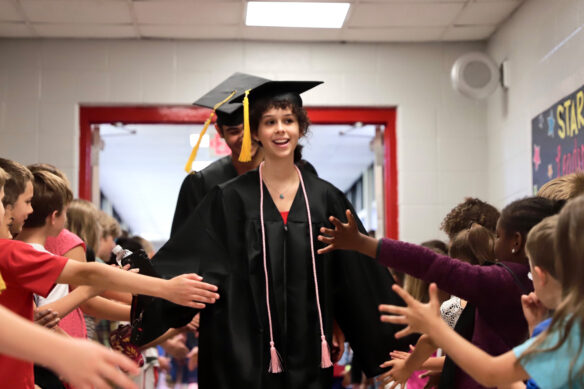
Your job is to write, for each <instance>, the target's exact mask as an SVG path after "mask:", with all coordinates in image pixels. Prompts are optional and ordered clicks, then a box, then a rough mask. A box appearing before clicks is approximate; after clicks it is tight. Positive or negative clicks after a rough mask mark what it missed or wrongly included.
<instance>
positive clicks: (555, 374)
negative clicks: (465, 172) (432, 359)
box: [380, 196, 584, 389]
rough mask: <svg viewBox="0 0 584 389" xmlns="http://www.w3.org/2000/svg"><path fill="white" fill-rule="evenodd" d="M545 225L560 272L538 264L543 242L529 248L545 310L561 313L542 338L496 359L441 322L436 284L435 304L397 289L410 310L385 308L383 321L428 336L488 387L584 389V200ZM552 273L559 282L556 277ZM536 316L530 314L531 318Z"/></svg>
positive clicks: (533, 241)
mask: <svg viewBox="0 0 584 389" xmlns="http://www.w3.org/2000/svg"><path fill="white" fill-rule="evenodd" d="M544 222H545V223H550V224H551V226H549V227H548V228H551V229H552V230H553V236H554V239H555V251H554V255H553V257H554V258H555V259H556V263H555V267H553V266H546V267H547V268H548V271H544V270H543V268H542V267H541V266H540V265H538V264H536V263H534V259H535V258H538V259H539V257H540V252H539V250H540V248H539V243H540V242H539V240H540V239H538V238H539V237H536V236H535V235H533V234H531V233H530V234H529V235H528V237H527V244H526V246H527V252H528V257H529V260H530V267H531V273H532V276H533V281H534V289H535V295H536V296H537V297H538V298H539V300H540V301H541V303H542V304H543V305H544V306H547V307H554V306H556V307H557V308H556V310H555V313H554V315H553V317H552V320H551V323H550V325H549V327H548V328H547V329H546V330H544V331H543V332H542V333H540V334H539V335H538V336H536V337H534V338H531V339H529V340H528V341H527V342H525V343H523V344H522V345H520V346H517V347H515V348H514V349H513V350H511V351H509V352H507V353H505V354H502V355H499V356H496V357H493V356H490V355H488V354H486V353H485V352H483V351H482V350H480V349H478V348H477V347H474V346H473V345H471V344H470V343H469V342H468V341H466V340H464V339H463V338H462V337H460V336H459V335H457V334H456V333H454V331H452V330H451V329H450V328H449V327H448V326H447V325H446V324H444V323H443V322H442V321H441V319H440V315H439V311H438V307H439V302H438V297H437V289H436V285H431V286H430V295H431V299H430V302H429V303H428V304H422V303H420V302H418V301H416V300H414V299H413V298H412V297H411V296H410V295H409V294H407V293H406V292H404V291H403V290H402V289H400V288H398V287H395V286H394V290H395V291H396V292H398V293H399V294H400V295H401V296H402V297H403V298H404V299H405V300H406V302H407V304H408V307H405V308H404V307H397V306H389V305H387V306H380V311H382V312H384V313H391V314H393V316H389V315H384V316H382V321H385V322H389V323H396V324H406V325H407V327H406V328H405V329H403V330H402V331H401V332H399V333H398V334H396V336H404V335H407V334H409V333H412V332H422V333H426V334H428V335H429V336H430V338H432V340H433V341H434V342H435V343H436V344H437V345H438V346H439V347H442V348H443V349H444V351H445V352H446V353H447V354H448V355H450V356H451V357H452V359H453V360H454V361H455V362H456V364H457V365H458V366H459V367H460V368H462V369H463V370H465V371H466V372H467V373H469V374H470V375H471V376H472V377H473V378H474V379H475V380H477V381H478V382H479V383H481V384H482V385H484V386H488V387H491V386H497V385H504V384H510V383H514V382H516V381H524V380H527V379H528V378H530V377H531V378H533V380H534V381H535V383H537V385H538V386H539V387H541V388H546V389H554V388H560V389H564V388H566V389H570V388H579V387H582V386H583V385H584V379H583V378H584V374H583V373H584V356H583V355H582V353H581V350H582V346H583V344H584V343H583V339H582V334H581V330H580V328H583V326H584V285H583V284H582V281H581V280H582V277H583V276H584V258H583V256H584V254H583V253H584V240H583V239H581V233H582V231H584V196H580V197H578V198H576V199H574V200H571V201H570V202H568V203H567V205H566V206H565V207H564V208H563V209H562V211H561V212H560V214H559V216H558V217H557V219H555V220H554V219H551V220H545V221H544ZM542 223H543V222H542ZM554 224H556V225H555V226H554ZM542 228H543V227H542ZM536 250H537V253H536ZM534 254H535V255H534ZM550 269H553V271H554V272H555V274H556V275H557V276H556V277H554V276H552V275H551V272H550V271H549V270H550ZM555 278H557V279H555ZM560 285H561V287H560ZM528 297H529V296H525V297H524V298H523V299H527V298H528ZM526 303H527V301H526V302H524V305H526ZM535 311H536V310H533V309H527V310H526V314H529V312H532V313H533V312H535ZM527 316H528V317H527V320H528V321H530V322H532V323H533V322H534V321H532V319H534V320H535V317H536V315H534V316H533V317H532V318H530V317H529V315H527Z"/></svg>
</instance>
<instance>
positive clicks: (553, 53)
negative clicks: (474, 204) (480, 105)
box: [487, 0, 584, 207]
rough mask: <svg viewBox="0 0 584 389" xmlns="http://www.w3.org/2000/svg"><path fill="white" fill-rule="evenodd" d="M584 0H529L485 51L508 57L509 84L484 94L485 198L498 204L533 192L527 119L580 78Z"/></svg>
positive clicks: (583, 56) (580, 82) (582, 79)
mask: <svg viewBox="0 0 584 389" xmlns="http://www.w3.org/2000/svg"><path fill="white" fill-rule="evenodd" d="M583 26H584V2H583V1H581V0H554V1H548V0H530V1H527V2H525V3H524V5H523V6H522V7H521V8H520V9H519V10H518V11H517V12H516V13H515V14H514V15H513V16H512V17H511V18H510V19H509V20H508V21H507V22H506V23H505V24H504V25H503V26H502V27H501V28H500V29H499V31H497V33H496V34H495V35H494V36H493V37H492V38H491V39H490V41H489V43H488V52H489V54H490V55H491V56H492V57H493V59H495V61H496V62H497V63H501V62H502V61H503V60H508V61H509V65H510V70H511V71H510V77H511V79H510V80H511V86H510V88H509V89H508V90H507V91H503V90H502V89H501V88H499V89H498V90H497V91H496V93H494V94H493V95H492V96H491V97H490V98H489V99H488V111H487V123H488V125H487V128H488V141H489V142H488V150H489V158H488V172H489V174H488V175H489V181H488V182H489V184H488V188H489V195H488V198H489V199H490V200H491V201H492V202H493V204H494V205H497V206H499V207H502V206H504V205H505V204H508V203H509V202H510V201H512V200H515V199H517V198H521V197H524V196H528V195H531V194H532V192H533V190H532V173H531V169H532V167H531V166H532V165H531V163H532V162H531V120H532V119H533V117H535V116H536V115H538V114H539V113H540V112H542V111H543V110H545V109H547V108H548V107H549V106H550V105H552V104H554V103H555V102H556V101H558V100H560V99H561V98H562V97H564V96H566V95H569V94H570V93H572V92H573V91H574V90H576V89H578V88H579V87H580V86H582V85H583V84H584V66H582V63H583V62H584V31H582V27H583Z"/></svg>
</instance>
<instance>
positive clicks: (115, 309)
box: [76, 289, 131, 321]
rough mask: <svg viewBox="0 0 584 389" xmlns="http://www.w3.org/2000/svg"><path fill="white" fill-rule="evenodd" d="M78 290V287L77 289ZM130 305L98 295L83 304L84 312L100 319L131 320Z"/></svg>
mask: <svg viewBox="0 0 584 389" xmlns="http://www.w3.org/2000/svg"><path fill="white" fill-rule="evenodd" d="M76 290H77V289H76ZM130 309H131V308H130V306H129V305H127V304H123V303H120V302H117V301H111V300H108V299H106V298H103V297H100V296H96V297H94V298H91V299H89V300H87V301H85V302H84V303H83V304H81V310H82V311H83V313H85V314H87V315H89V316H93V317H95V318H98V319H104V320H112V321H130Z"/></svg>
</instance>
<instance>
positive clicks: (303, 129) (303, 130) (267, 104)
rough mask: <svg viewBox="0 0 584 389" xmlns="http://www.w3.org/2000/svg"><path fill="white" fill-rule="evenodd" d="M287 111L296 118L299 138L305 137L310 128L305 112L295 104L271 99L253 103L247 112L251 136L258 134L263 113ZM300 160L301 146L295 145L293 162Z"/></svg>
mask: <svg viewBox="0 0 584 389" xmlns="http://www.w3.org/2000/svg"><path fill="white" fill-rule="evenodd" d="M272 108H276V109H288V108H290V110H291V111H292V114H293V115H294V116H296V119H297V120H298V127H299V129H300V137H303V136H305V135H306V134H307V133H308V127H309V126H310V119H309V118H308V114H307V113H306V110H305V109H304V108H303V107H302V106H299V105H297V104H294V103H292V102H291V101H288V100H275V99H273V98H263V99H259V100H257V101H255V102H254V103H253V105H252V106H251V109H250V111H249V126H250V130H251V132H252V134H256V135H257V132H258V128H259V124H260V119H261V118H262V115H263V114H264V112H266V111H267V110H269V109H272ZM301 159H302V145H300V144H299V145H297V146H296V149H295V150H294V162H299V161H300V160H301Z"/></svg>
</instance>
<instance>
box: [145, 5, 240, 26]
mask: <svg viewBox="0 0 584 389" xmlns="http://www.w3.org/2000/svg"><path fill="white" fill-rule="evenodd" d="M134 10H135V13H136V18H137V19H138V22H139V23H146V24H191V25H201V24H203V25H223V24H230V25H234V24H237V25H239V24H240V23H241V22H242V21H243V4H242V2H241V1H236V2H234V1H230V2H219V1H202V2H192V1H188V2H185V1H160V0H157V1H140V2H135V3H134Z"/></svg>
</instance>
